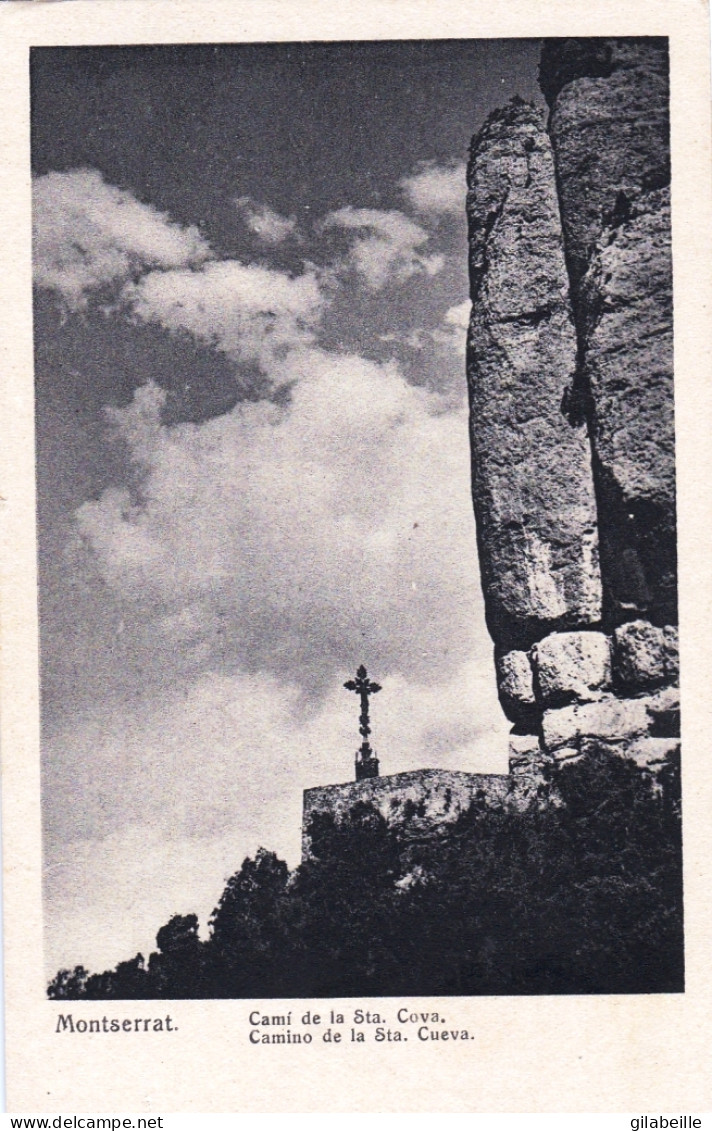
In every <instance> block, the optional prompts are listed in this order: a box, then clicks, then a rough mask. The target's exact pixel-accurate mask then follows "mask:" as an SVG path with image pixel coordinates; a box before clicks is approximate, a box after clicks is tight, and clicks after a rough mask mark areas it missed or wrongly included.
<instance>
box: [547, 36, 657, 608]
mask: <svg viewBox="0 0 712 1131" xmlns="http://www.w3.org/2000/svg"><path fill="white" fill-rule="evenodd" d="M540 82H541V86H542V89H543V91H544V94H545V95H546V97H547V100H548V102H549V105H550V107H551V114H550V119H549V131H550V134H551V141H552V146H553V150H554V158H555V165H556V176H557V182H558V188H559V198H560V204H561V217H562V226H563V233H564V240H565V246H566V258H567V263H568V268H569V272H570V276H571V298H572V306H573V311H574V318H575V321H576V329H577V335H578V348H579V362H578V368H577V375H576V379H575V381H574V382H573V385H572V390H571V393H570V395H569V396H570V403H571V405H572V409H573V414H574V416H575V417H577V418H578V419H586V420H587V423H588V427H589V430H590V435H591V442H592V455H593V470H594V478H595V483H596V492H597V496H598V500H599V506H598V518H599V535H600V543H601V570H602V578H603V589H604V600H605V615H606V617H607V619H609V620H610V621H611V622H620V621H625V620H626V619H629V618H630V617H633V616H636V615H638V614H643V615H645V616H647V617H649V618H650V619H651V620H652V621H653V622H654V623H656V624H660V625H663V624H665V623H668V622H674V621H676V619H677V599H676V593H677V588H676V524H675V453H674V419H673V356H672V261H671V246H670V197H669V181H670V146H669V110H668V55H667V43H666V41H665V40H660V39H593V40H571V39H557V40H549V41H547V42H546V43H545V46H544V50H543V52H542V60H541V67H540Z"/></svg>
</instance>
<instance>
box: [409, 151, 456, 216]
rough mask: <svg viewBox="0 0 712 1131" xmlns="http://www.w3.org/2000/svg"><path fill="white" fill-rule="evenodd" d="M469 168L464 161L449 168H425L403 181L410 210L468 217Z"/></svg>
mask: <svg viewBox="0 0 712 1131" xmlns="http://www.w3.org/2000/svg"><path fill="white" fill-rule="evenodd" d="M465 174H466V166H465V164H464V162H460V163H457V164H454V163H453V164H449V165H435V164H426V165H423V166H422V167H421V168H420V169H419V170H418V171H417V172H416V173H413V174H412V175H411V176H410V177H405V178H404V179H403V180H402V181H401V182H400V188H401V189H402V191H403V192H404V193H405V196H406V199H407V200H408V203H409V204H410V206H411V208H413V209H415V211H416V212H422V213H425V214H431V215H438V214H445V213H450V214H453V215H462V216H463V217H464V215H465V191H466V182H465Z"/></svg>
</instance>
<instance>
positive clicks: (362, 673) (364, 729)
mask: <svg viewBox="0 0 712 1131" xmlns="http://www.w3.org/2000/svg"><path fill="white" fill-rule="evenodd" d="M344 687H345V688H346V690H347V691H355V692H356V694H357V695H360V696H361V715H360V717H359V722H360V724H361V725H360V726H359V728H358V729H359V733H360V735H361V737H362V739H363V745H362V750H363V749H364V747H365V748H366V749H369V750H370V747H369V744H368V736H369V734H370V733H371V728H370V726H369V725H368V723H369V718H368V697H369V695H375V694H376V692H377V691H380V690H381V685H380V683H373V682H372V680H370V679H369V678H368V672H367V671H366V669H365V667H364V666H363V664H361V666H360V667H359V669H358V670H357V672H356V679H347V680H346V683H345V684H344Z"/></svg>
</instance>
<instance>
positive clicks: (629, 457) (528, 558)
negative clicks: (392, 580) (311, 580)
mask: <svg viewBox="0 0 712 1131" xmlns="http://www.w3.org/2000/svg"><path fill="white" fill-rule="evenodd" d="M540 81H541V86H542V90H543V91H544V94H545V96H546V98H547V101H548V103H549V107H550V116H549V122H548V131H549V132H548V134H547V131H546V129H545V127H544V124H543V122H542V120H541V118H540V116H539V114H538V111H536V110H535V109H534V108H533V107H531V106H526V105H524V104H523V103H521V102H515V103H513V104H510V106H508V107H507V108H506V109H505V110H502V111H497V112H495V114H493V115H492V116H491V117H490V119H489V120H488V121H487V122H486V123H485V125H484V127H483V128H482V130H481V131H480V133H479V134H478V135H477V137H476V138H475V139H474V141H473V148H472V154H471V162H470V168H469V181H468V221H469V239H470V244H469V250H470V278H471V289H472V301H473V311H472V320H471V324H470V332H469V338H468V381H469V389H470V406H471V417H470V419H471V434H472V463H473V499H474V505H475V513H476V517H477V525H478V537H479V543H480V568H481V574H482V584H483V590H484V595H485V605H486V611H487V620H488V626H489V628H490V632H491V634H492V637H493V640H494V643H495V662H496V672H497V683H498V688H499V696H500V702H501V703H502V706H503V708H504V710H505V713H506V714H507V716H508V718H509V719H510V720H511V721H512V722H513V723H514V729H513V732H512V737H511V745H510V774H511V775H513V776H514V777H516V778H517V779H521V778H528V779H529V780H530V781H532V782H536V781H537V780H540V779H542V777H546V767H547V766H552V765H556V764H559V763H563V762H567V761H571V760H575V759H578V758H582V757H585V756H586V755H587V753H588V752H589V751H590V750H592V749H594V748H595V749H600V748H601V747H605V748H606V749H607V750H609V751H612V752H614V753H619V754H621V755H623V756H625V757H629V758H632V759H633V760H634V761H636V763H637V764H638V765H639V767H640V768H641V770H642V771H644V772H646V773H650V774H652V775H654V776H655V777H656V779H657V780H663V779H664V778H665V775H666V774H667V775H669V774H670V773H674V772H675V767H676V766H677V760H678V759H679V734H680V703H679V691H678V678H679V661H678V646H677V628H676V620H677V602H676V592H677V584H676V546H675V463H674V413H673V357H672V271H671V248H670V196H669V177H670V160H669V121H668V58H667V45H666V42H665V41H664V40H659V39H558V40H549V41H547V42H546V43H545V46H544V49H543V53H542V61H541V68H540ZM549 137H550V139H551V144H550V141H549ZM597 535H598V537H599V538H600V569H599V555H598V553H597V543H596V539H597Z"/></svg>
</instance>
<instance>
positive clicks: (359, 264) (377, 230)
mask: <svg viewBox="0 0 712 1131" xmlns="http://www.w3.org/2000/svg"><path fill="white" fill-rule="evenodd" d="M321 228H322V231H329V230H332V229H341V230H342V231H345V232H353V233H355V234H356V238H355V239H354V241H353V242H352V244H351V246H350V248H349V253H348V258H347V263H348V265H349V266H350V267H351V268H352V269H353V270H355V271H356V272H357V273H358V274H359V275H361V277H362V278H363V280H364V281H365V283H366V286H367V287H369V288H370V289H371V290H372V291H380V290H382V289H383V288H384V287H385V286H386V285H387V284H389V283H393V282H396V283H403V282H406V281H407V280H408V279H410V278H411V277H412V276H413V275H421V274H424V275H429V276H432V275H437V274H438V272H439V271H441V270H442V268H443V266H444V264H445V260H444V258H443V256H442V255H424V254H423V253H422V251H420V250H419V249H420V248H422V247H423V245H424V244H426V243H427V241H428V239H429V234H428V232H426V230H425V229H424V228H421V226H420V225H419V224H417V223H416V222H415V221H414V220H411V219H410V218H409V217H408V216H406V215H405V214H404V213H403V212H398V211H396V210H392V211H381V210H379V209H377V208H352V207H351V206H350V205H349V206H347V207H346V208H340V209H338V211H336V212H330V213H329V215H328V216H327V217H326V218H325V219H324V220H323V221H322V225H321Z"/></svg>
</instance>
